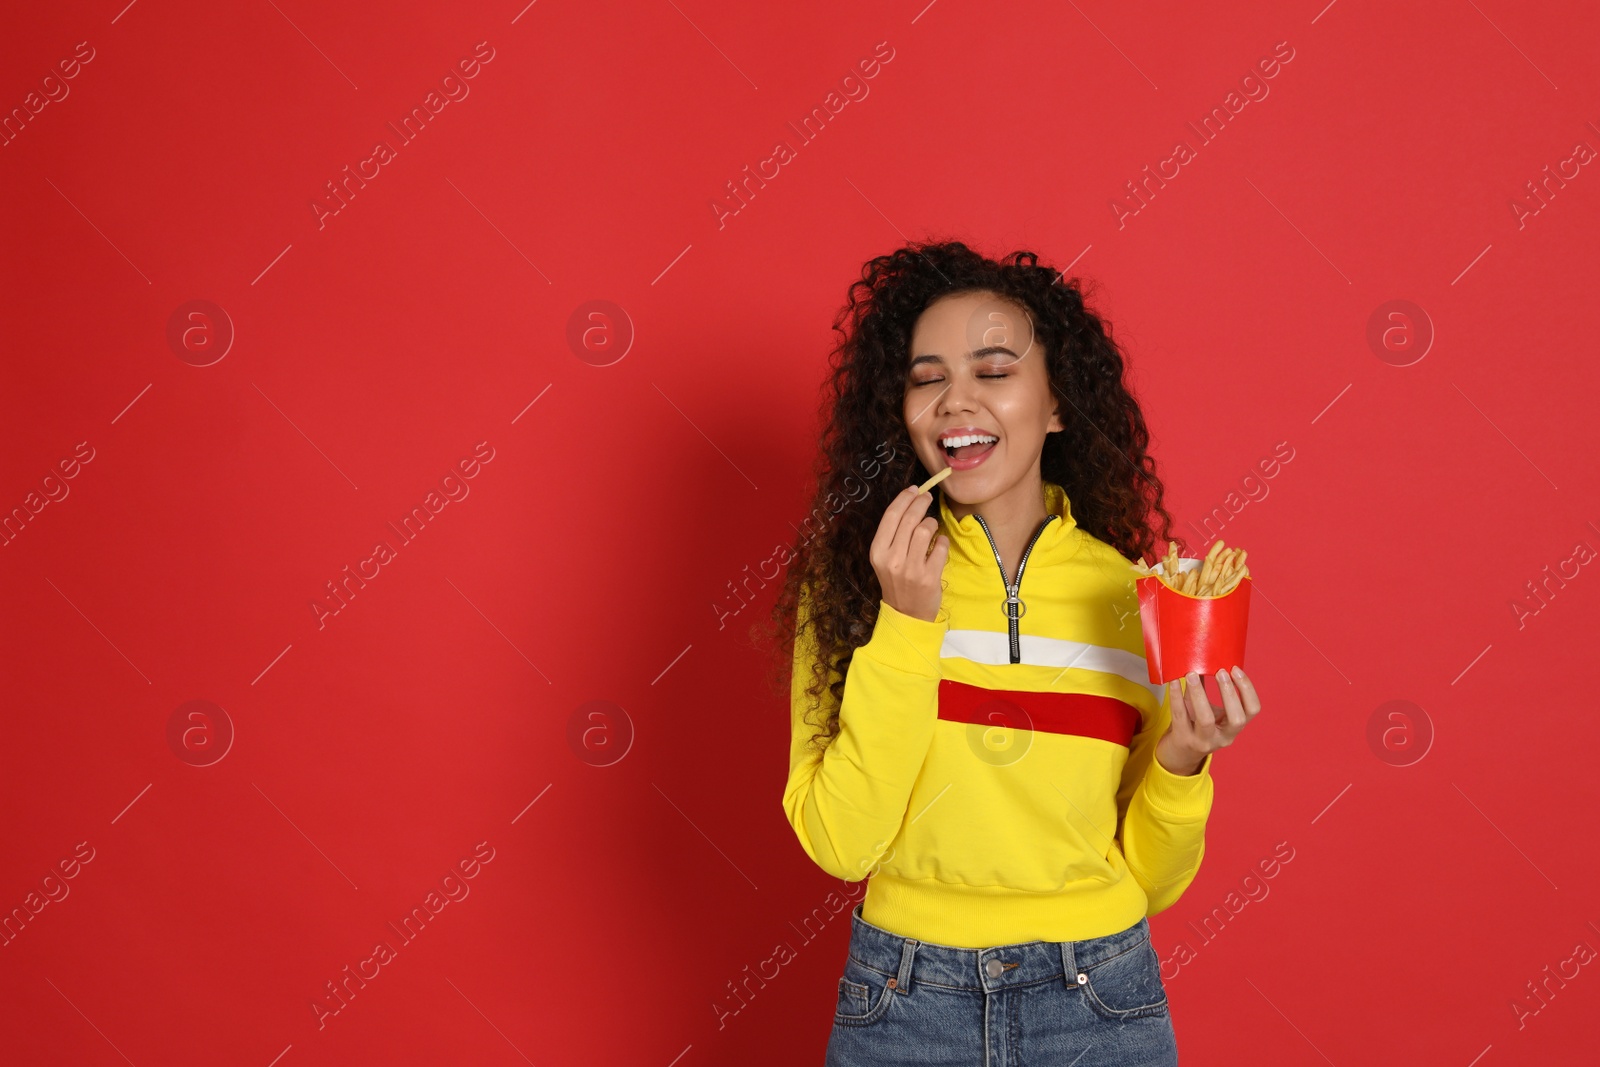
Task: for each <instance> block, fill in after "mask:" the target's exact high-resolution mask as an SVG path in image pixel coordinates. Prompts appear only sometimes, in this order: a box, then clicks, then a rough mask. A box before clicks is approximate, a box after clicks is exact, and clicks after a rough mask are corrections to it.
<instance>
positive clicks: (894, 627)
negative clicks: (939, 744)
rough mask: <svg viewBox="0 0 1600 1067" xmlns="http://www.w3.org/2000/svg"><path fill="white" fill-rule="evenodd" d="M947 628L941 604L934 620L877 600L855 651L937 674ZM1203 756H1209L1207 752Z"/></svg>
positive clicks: (911, 670) (913, 671)
mask: <svg viewBox="0 0 1600 1067" xmlns="http://www.w3.org/2000/svg"><path fill="white" fill-rule="evenodd" d="M949 629H950V616H949V613H948V612H946V611H945V609H944V608H943V607H942V606H941V607H940V609H939V614H938V615H937V617H936V618H935V621H933V622H929V621H928V620H927V619H919V618H917V617H916V616H915V615H906V614H903V613H902V612H899V611H896V610H895V609H894V608H892V607H890V606H889V603H888V601H886V600H880V601H878V621H877V622H876V623H875V624H874V625H873V627H872V637H871V638H870V639H869V640H868V641H867V643H866V644H864V645H862V646H861V647H860V648H858V649H857V650H856V655H858V656H860V655H863V654H866V655H869V656H871V657H873V658H874V659H876V660H877V661H878V662H879V663H884V664H887V665H888V666H890V667H894V668H895V669H897V670H902V671H905V672H906V673H907V674H921V675H926V676H928V677H931V678H938V677H941V676H942V675H943V672H942V671H941V670H940V669H939V653H940V651H941V650H942V649H943V648H944V635H945V633H946V631H948V630H949ZM1206 758H1207V759H1210V756H1209V755H1208V756H1207V757H1206Z"/></svg>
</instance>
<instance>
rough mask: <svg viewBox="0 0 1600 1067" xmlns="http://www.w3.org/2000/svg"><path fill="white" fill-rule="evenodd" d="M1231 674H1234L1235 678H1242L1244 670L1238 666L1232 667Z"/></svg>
mask: <svg viewBox="0 0 1600 1067" xmlns="http://www.w3.org/2000/svg"><path fill="white" fill-rule="evenodd" d="M1233 676H1234V677H1235V678H1243V677H1244V671H1243V670H1241V669H1240V668H1238V667H1235V668H1234V669H1233Z"/></svg>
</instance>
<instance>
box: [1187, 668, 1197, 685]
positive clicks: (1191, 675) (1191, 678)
mask: <svg viewBox="0 0 1600 1067" xmlns="http://www.w3.org/2000/svg"><path fill="white" fill-rule="evenodd" d="M1189 684H1190V685H1199V684H1200V672H1199V671H1190V672H1189Z"/></svg>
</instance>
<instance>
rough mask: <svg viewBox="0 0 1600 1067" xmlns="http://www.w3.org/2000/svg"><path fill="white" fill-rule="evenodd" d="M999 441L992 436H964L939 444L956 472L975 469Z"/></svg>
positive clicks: (948, 439)
mask: <svg viewBox="0 0 1600 1067" xmlns="http://www.w3.org/2000/svg"><path fill="white" fill-rule="evenodd" d="M999 443H1000V439H999V438H998V437H996V436H995V435H993V434H965V435H962V436H959V437H950V438H946V439H945V440H943V441H941V442H940V446H941V447H943V449H944V454H945V458H946V459H947V460H948V461H949V463H950V466H951V467H953V468H955V469H956V470H966V469H968V468H969V467H975V466H977V465H978V464H979V463H980V462H982V461H983V459H984V458H985V457H986V456H988V454H989V453H990V452H992V451H993V450H994V447H995V445H997V444H999Z"/></svg>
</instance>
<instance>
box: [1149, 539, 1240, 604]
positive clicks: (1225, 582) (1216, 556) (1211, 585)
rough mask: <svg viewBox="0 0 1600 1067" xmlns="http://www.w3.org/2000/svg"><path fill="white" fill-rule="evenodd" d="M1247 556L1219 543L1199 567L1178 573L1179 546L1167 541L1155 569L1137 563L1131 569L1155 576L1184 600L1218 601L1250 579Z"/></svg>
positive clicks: (1214, 545)
mask: <svg viewBox="0 0 1600 1067" xmlns="http://www.w3.org/2000/svg"><path fill="white" fill-rule="evenodd" d="M1247 555H1248V553H1247V552H1245V550H1244V549H1242V548H1228V547H1226V546H1225V545H1223V543H1222V541H1221V540H1220V539H1219V540H1217V541H1216V542H1214V543H1213V544H1212V545H1211V551H1209V552H1207V553H1206V555H1205V558H1204V559H1202V560H1201V561H1200V566H1198V567H1192V568H1190V569H1189V570H1181V569H1180V566H1179V562H1178V543H1177V542H1176V541H1168V542H1167V554H1166V556H1165V558H1163V559H1161V560H1160V561H1159V562H1158V563H1157V564H1156V565H1155V566H1154V567H1150V566H1146V565H1145V562H1144V561H1143V560H1140V561H1139V562H1138V563H1136V564H1134V569H1135V570H1137V571H1138V572H1139V573H1140V574H1146V575H1148V574H1153V575H1155V576H1156V577H1158V578H1160V579H1161V580H1162V582H1164V583H1165V584H1166V585H1167V586H1168V587H1169V588H1171V589H1175V590H1177V591H1178V592H1180V593H1182V594H1184V595H1185V596H1194V597H1219V596H1227V595H1228V594H1229V593H1231V592H1233V591H1234V590H1235V589H1237V588H1238V587H1239V583H1240V582H1241V581H1243V580H1244V579H1245V578H1248V577H1249V576H1250V568H1249V567H1248V566H1246V565H1245V557H1246V556H1247Z"/></svg>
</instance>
